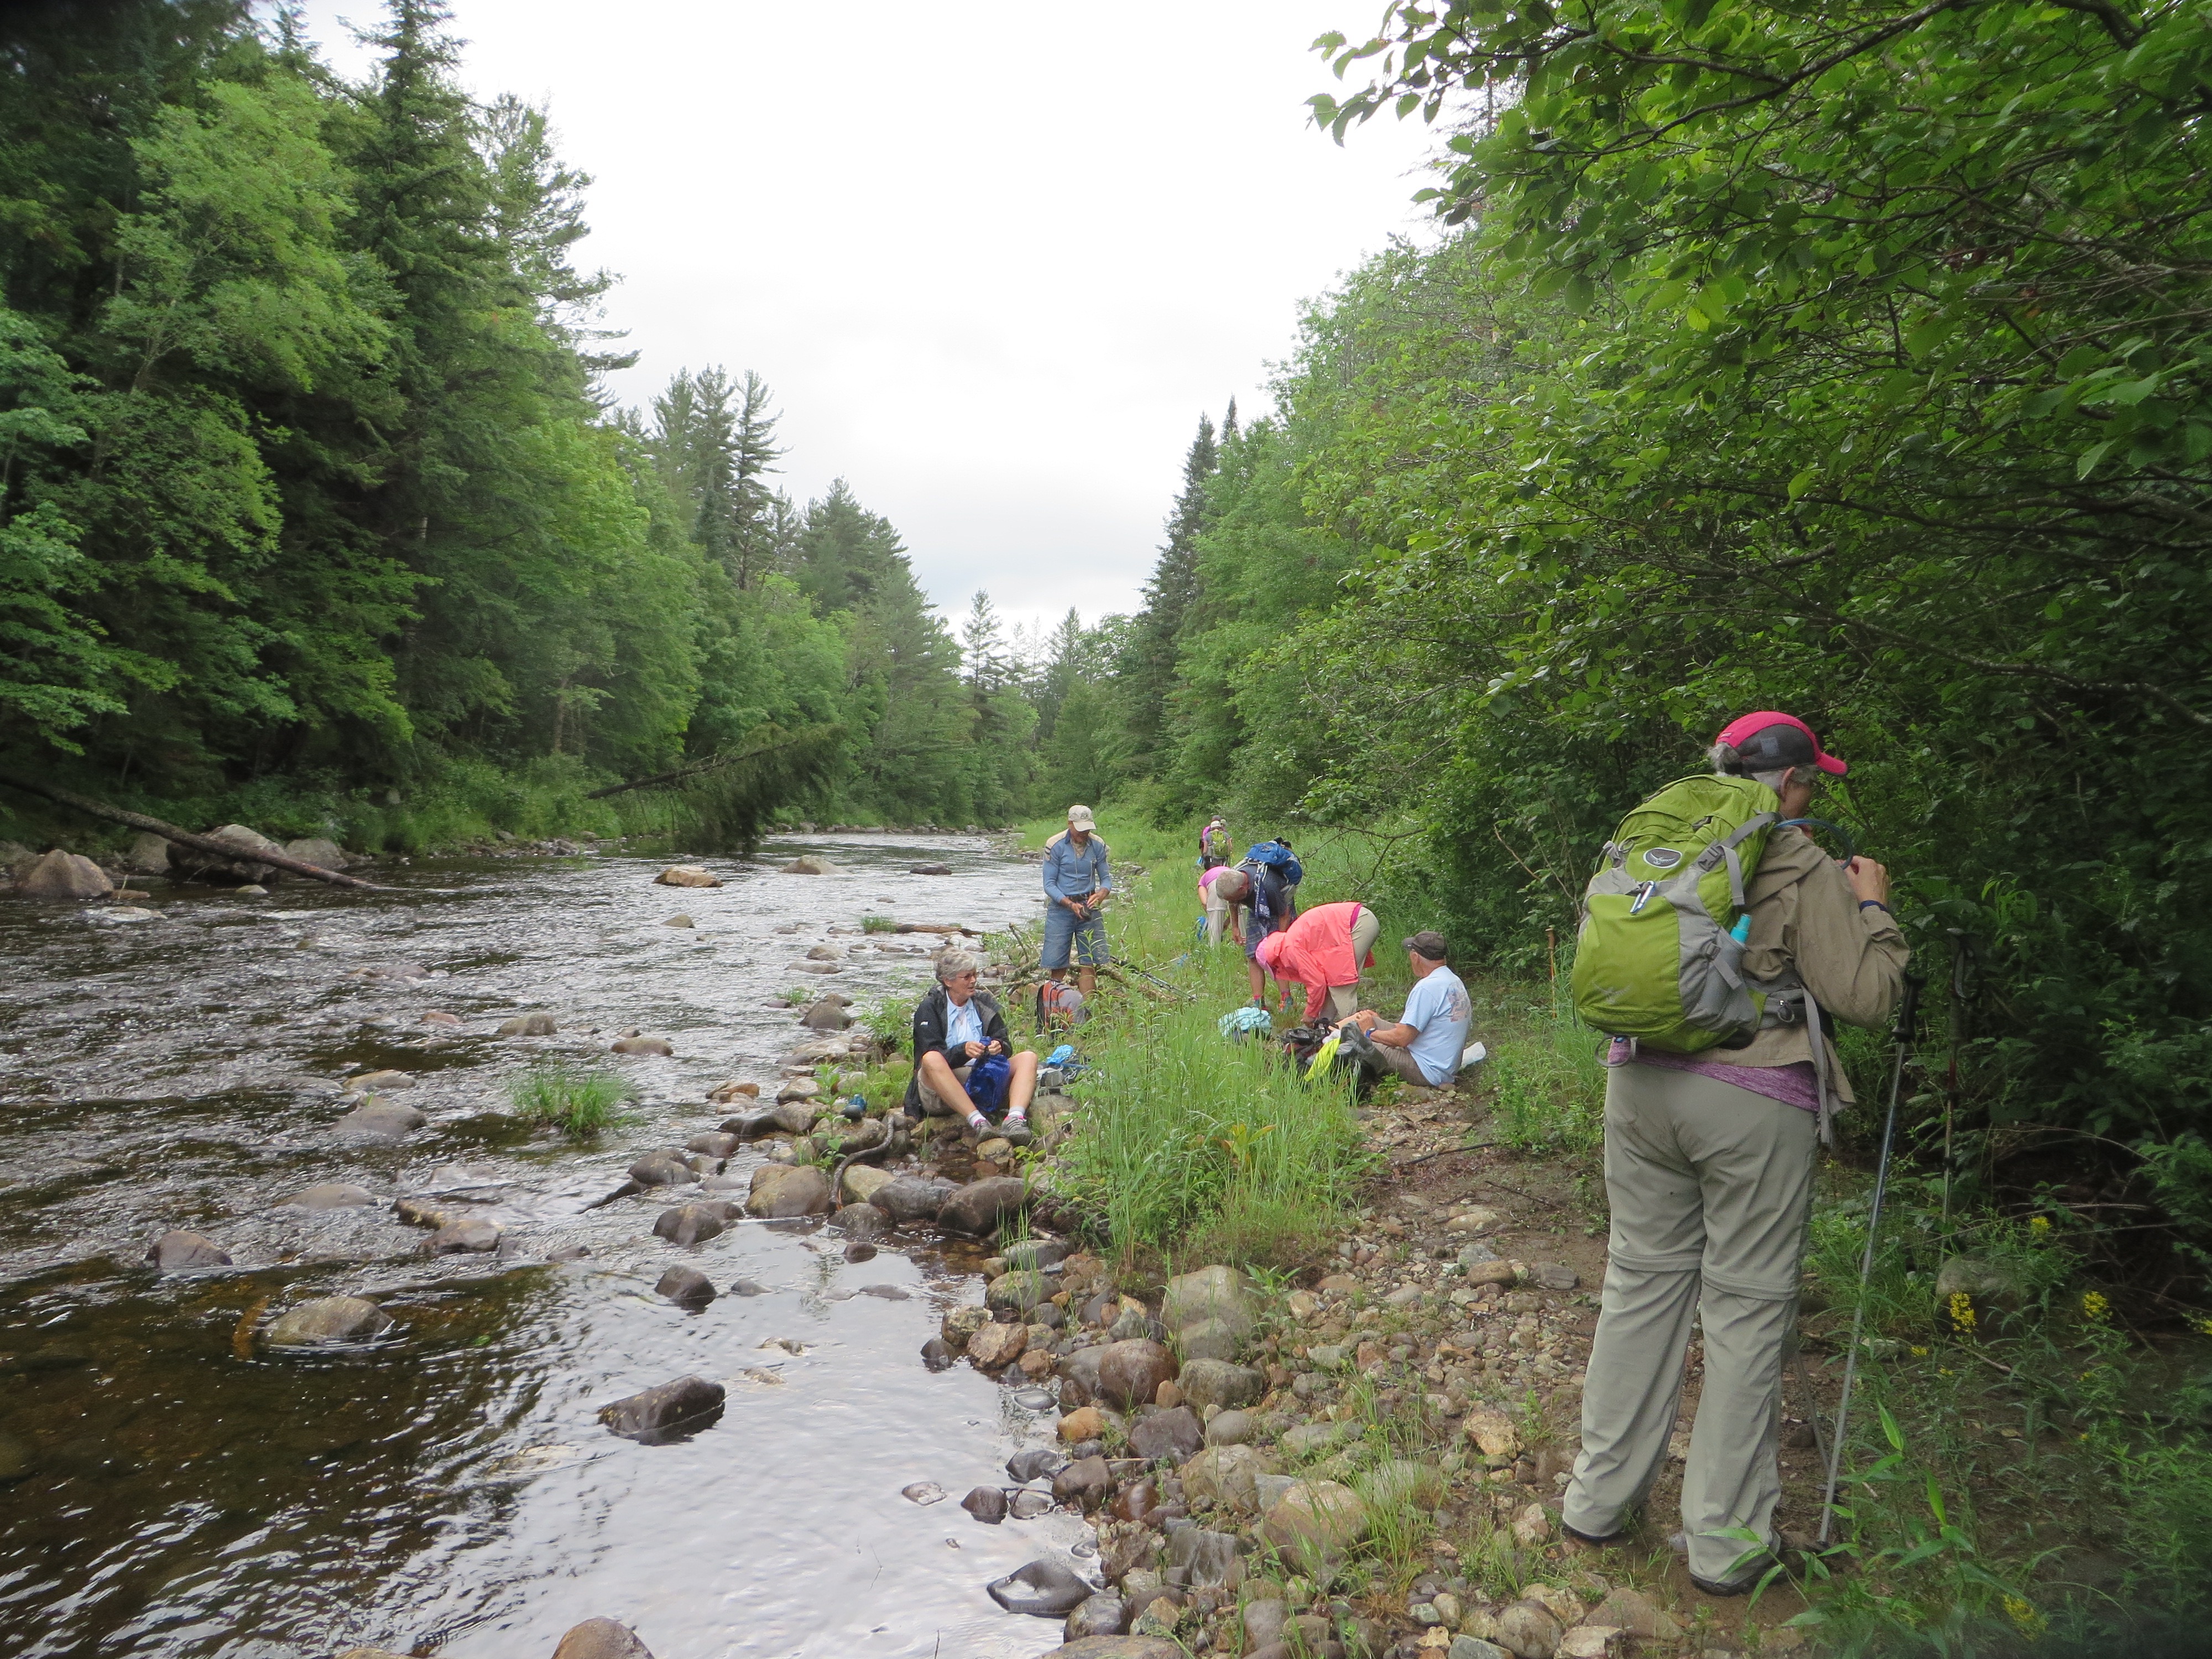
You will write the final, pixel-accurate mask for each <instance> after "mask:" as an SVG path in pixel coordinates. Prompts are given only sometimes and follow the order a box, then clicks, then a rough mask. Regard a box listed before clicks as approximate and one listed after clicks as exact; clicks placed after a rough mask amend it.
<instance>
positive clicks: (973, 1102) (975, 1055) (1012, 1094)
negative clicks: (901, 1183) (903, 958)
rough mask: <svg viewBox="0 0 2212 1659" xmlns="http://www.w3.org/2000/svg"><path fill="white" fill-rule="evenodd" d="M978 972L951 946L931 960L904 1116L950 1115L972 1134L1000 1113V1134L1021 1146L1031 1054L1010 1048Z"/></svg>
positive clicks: (1032, 1085)
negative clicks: (933, 969) (933, 971)
mask: <svg viewBox="0 0 2212 1659" xmlns="http://www.w3.org/2000/svg"><path fill="white" fill-rule="evenodd" d="M982 972H983V964H982V963H981V962H980V961H979V960H978V959H977V958H976V957H975V954H974V952H972V951H963V950H961V949H960V948H959V947H958V946H957V945H955V946H954V947H952V948H951V949H950V950H948V951H945V952H944V953H943V954H942V955H940V956H939V957H938V958H937V983H936V984H935V985H933V986H932V987H930V988H929V989H928V990H927V992H925V993H924V994H923V995H922V999H921V1001H920V1002H918V1003H916V1004H915V1008H914V1033H913V1036H914V1075H913V1076H912V1077H911V1078H909V1079H908V1080H907V1085H906V1115H908V1117H910V1118H912V1119H914V1120H915V1121H916V1122H920V1121H921V1119H922V1118H923V1117H924V1116H931V1117H957V1118H959V1119H961V1120H962V1121H964V1122H965V1123H966V1124H967V1125H968V1127H969V1128H970V1129H973V1130H974V1131H975V1133H977V1134H979V1135H981V1134H984V1133H988V1132H989V1131H990V1129H991V1126H992V1125H993V1123H994V1121H997V1120H998V1119H999V1118H1000V1116H1001V1115H1003V1116H1004V1118H1005V1120H1006V1121H1004V1122H1003V1123H1001V1124H1000V1125H999V1133H1000V1134H1003V1135H1004V1136H1006V1139H1009V1140H1011V1141H1012V1142H1013V1143H1014V1144H1015V1145H1016V1146H1026V1145H1028V1144H1029V1140H1030V1127H1029V1111H1030V1101H1032V1100H1034V1099H1035V1098H1036V1080H1037V1057H1036V1054H1033V1053H1032V1052H1030V1050H1029V1049H1026V1048H1024V1049H1023V1050H1022V1051H1021V1052H1020V1053H1018V1054H1017V1053H1015V1052H1013V1048H1014V1044H1013V1039H1012V1038H1011V1037H1010V1036H1007V1035H1006V1015H1005V1014H1004V1013H1002V1012H1000V1008H999V1000H998V999H997V998H996V997H994V996H993V995H992V994H990V993H989V992H988V991H983V990H978V989H977V988H976V985H977V981H980V980H981V977H982ZM969 1085H974V1091H973V1092H972V1093H971V1092H970V1086H969ZM979 1097H980V1098H979Z"/></svg>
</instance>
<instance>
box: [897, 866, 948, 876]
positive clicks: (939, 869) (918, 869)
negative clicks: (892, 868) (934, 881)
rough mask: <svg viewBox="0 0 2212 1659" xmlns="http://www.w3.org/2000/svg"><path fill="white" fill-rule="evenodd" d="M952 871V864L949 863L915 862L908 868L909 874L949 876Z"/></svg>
mask: <svg viewBox="0 0 2212 1659" xmlns="http://www.w3.org/2000/svg"><path fill="white" fill-rule="evenodd" d="M951 873H952V866H951V865H949V864H915V865H910V866H908V868H907V874H908V875H909V876H949V875H951Z"/></svg>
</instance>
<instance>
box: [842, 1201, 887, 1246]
mask: <svg viewBox="0 0 2212 1659" xmlns="http://www.w3.org/2000/svg"><path fill="white" fill-rule="evenodd" d="M829 1225H831V1226H833V1227H835V1228H836V1230H837V1231H839V1232H841V1233H842V1234H844V1235H845V1237H848V1238H850V1239H853V1240H855V1241H856V1242H859V1243H866V1242H867V1241H868V1240H870V1239H872V1238H881V1237H883V1236H884V1234H885V1233H887V1232H889V1231H890V1230H891V1218H890V1217H889V1216H888V1215H885V1214H884V1212H882V1211H881V1210H879V1209H878V1208H877V1207H876V1206H874V1205H872V1204H848V1205H846V1206H843V1207H842V1208H841V1209H839V1210H837V1211H836V1212H833V1213H832V1214H831V1216H830V1218H829Z"/></svg>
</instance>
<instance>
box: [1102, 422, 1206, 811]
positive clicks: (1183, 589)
mask: <svg viewBox="0 0 2212 1659" xmlns="http://www.w3.org/2000/svg"><path fill="white" fill-rule="evenodd" d="M1219 461H1220V448H1219V446H1218V444H1217V443H1216V441H1215V439H1214V431H1213V422H1212V418H1211V417H1210V416H1205V415H1201V416H1199V417H1198V435H1197V436H1196V437H1194V438H1193V439H1192V440H1191V444H1190V449H1189V451H1188V453H1186V454H1185V455H1184V457H1183V464H1182V490H1181V491H1180V492H1179V493H1178V494H1177V495H1176V503H1175V510H1174V511H1173V512H1172V513H1170V514H1169V515H1168V521H1167V540H1166V542H1165V543H1164V544H1163V545H1162V546H1161V548H1160V556H1159V562H1158V563H1157V564H1155V565H1154V566H1153V567H1152V578H1151V580H1149V581H1147V582H1146V584H1145V605H1144V609H1143V610H1141V611H1139V612H1138V613H1137V616H1136V617H1135V620H1134V623H1133V627H1132V628H1131V629H1130V635H1129V643H1128V647H1127V651H1126V652H1125V653H1124V654H1123V656H1122V658H1121V664H1120V665H1119V669H1118V672H1117V675H1116V678H1118V679H1119V680H1120V682H1121V688H1122V697H1123V703H1122V719H1123V744H1124V751H1125V753H1126V755H1127V757H1128V758H1129V762H1130V764H1131V765H1132V766H1133V769H1135V770H1136V771H1137V772H1138V773H1139V775H1150V774H1151V770H1152V764H1153V758H1154V757H1157V756H1158V753H1159V750H1160V741H1161V738H1162V737H1163V735H1164V732H1165V729H1166V726H1167V703H1168V696H1169V693H1170V690H1171V689H1172V688H1173V686H1174V684H1175V672H1176V650H1177V649H1178V647H1179V645H1180V643H1181V641H1182V631H1183V623H1184V619H1185V617H1186V616H1187V615H1188V612H1189V611H1190V608H1191V605H1192V602H1193V601H1194V599H1196V598H1197V595H1198V536H1199V532H1200V530H1201V529H1203V528H1204V527H1205V523H1206V483H1207V481H1208V480H1210V479H1211V478H1212V477H1213V473H1214V470H1215V468H1216V467H1217V466H1218V464H1219Z"/></svg>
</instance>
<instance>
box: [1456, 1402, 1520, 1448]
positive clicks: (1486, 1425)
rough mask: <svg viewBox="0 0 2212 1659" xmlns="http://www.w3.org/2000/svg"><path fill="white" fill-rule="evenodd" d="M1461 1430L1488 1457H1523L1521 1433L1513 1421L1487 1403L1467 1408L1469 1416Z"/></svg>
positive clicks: (1463, 1422)
mask: <svg viewBox="0 0 2212 1659" xmlns="http://www.w3.org/2000/svg"><path fill="white" fill-rule="evenodd" d="M1460 1430H1461V1432H1462V1433H1463V1434H1465V1435H1466V1436H1467V1437H1468V1439H1470V1440H1472V1441H1474V1443H1475V1444H1476V1445H1477V1446H1479V1447H1480V1448H1481V1449H1482V1454H1483V1455H1484V1456H1486V1457H1518V1456H1519V1455H1521V1431H1519V1430H1518V1429H1516V1428H1515V1427H1514V1426H1513V1419H1511V1418H1510V1417H1508V1416H1507V1415H1506V1414H1505V1413H1504V1412H1502V1411H1500V1410H1498V1407H1495V1406H1492V1405H1491V1404H1489V1403H1487V1402H1486V1401H1485V1402H1479V1403H1477V1404H1475V1405H1473V1406H1469V1407H1468V1408H1467V1416H1466V1418H1465V1419H1464V1420H1463V1421H1462V1423H1461V1424H1460Z"/></svg>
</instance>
